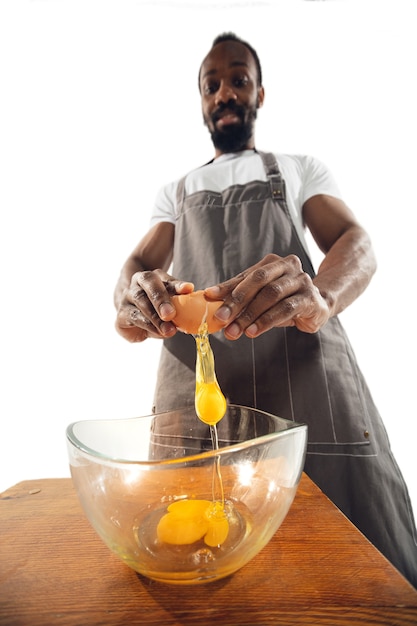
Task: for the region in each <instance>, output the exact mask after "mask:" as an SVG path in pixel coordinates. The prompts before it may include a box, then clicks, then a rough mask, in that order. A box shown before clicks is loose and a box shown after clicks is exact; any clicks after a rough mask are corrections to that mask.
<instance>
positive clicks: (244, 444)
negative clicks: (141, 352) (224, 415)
mask: <svg viewBox="0 0 417 626" xmlns="http://www.w3.org/2000/svg"><path fill="white" fill-rule="evenodd" d="M227 406H228V407H231V408H239V409H246V410H249V411H256V412H258V413H262V414H263V415H267V416H268V417H272V418H273V419H274V420H279V421H280V422H284V423H285V424H286V428H285V429H283V430H280V431H277V432H272V433H267V434H265V435H260V436H259V437H253V438H251V439H247V440H245V441H241V442H239V443H234V444H231V445H227V446H222V447H221V448H218V449H214V448H213V450H206V451H204V452H198V453H197V454H189V455H186V456H182V457H178V458H172V459H155V460H152V459H147V460H146V461H145V460H143V461H141V460H134V459H123V458H119V457H111V456H109V455H108V454H103V453H101V452H99V451H98V450H95V449H93V448H90V447H89V446H87V445H86V444H84V443H83V442H82V441H80V440H79V439H78V437H77V436H76V435H75V434H74V427H75V426H76V425H77V424H80V423H87V422H90V423H91V422H115V421H119V420H120V421H137V420H141V419H147V418H151V417H156V416H157V415H166V414H168V413H172V412H173V411H182V410H189V409H191V408H192V407H191V406H185V407H182V408H179V409H172V410H170V411H161V412H159V413H151V414H148V415H139V416H136V417H126V418H93V419H85V420H76V421H74V422H71V423H70V424H69V425H68V426H67V428H66V437H67V441H68V442H69V443H70V444H71V445H72V446H73V447H75V448H76V449H77V450H79V451H80V452H82V453H83V454H85V455H88V456H89V457H93V458H94V459H97V460H100V461H105V462H107V463H111V464H114V463H116V464H121V465H136V466H143V467H146V466H152V467H158V466H160V467H164V466H170V467H172V465H183V464H186V463H189V462H192V461H196V460H203V459H206V458H211V457H219V456H220V457H221V456H225V455H226V454H230V452H240V451H242V450H245V449H246V448H250V447H251V446H252V445H253V442H254V441H256V442H257V443H259V444H262V443H265V442H266V441H270V440H271V439H272V440H274V439H282V438H284V437H287V436H288V435H289V434H290V433H291V432H293V431H294V430H300V431H304V432H305V433H306V438H305V439H306V440H305V448H306V444H307V432H308V426H307V424H306V423H304V422H295V421H292V420H288V419H286V418H284V417H279V416H278V415H274V414H273V413H269V412H268V411H263V410H262V409H256V408H254V407H248V406H244V405H240V404H232V403H230V404H229V403H228V405H227ZM196 419H198V418H196Z"/></svg>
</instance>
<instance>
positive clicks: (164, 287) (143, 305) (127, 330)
mask: <svg viewBox="0 0 417 626" xmlns="http://www.w3.org/2000/svg"><path fill="white" fill-rule="evenodd" d="M192 290H193V284H192V283H185V282H184V281H180V280H176V279H175V278H173V277H172V276H170V275H169V274H167V273H166V272H164V271H162V270H154V271H144V272H136V273H135V274H134V275H133V276H132V278H131V281H130V285H129V287H128V288H126V289H124V291H123V294H122V298H121V301H120V304H119V307H118V310H117V318H116V324H115V325H116V330H117V332H118V333H119V334H120V335H121V336H122V337H124V339H127V340H128V341H130V342H132V343H133V342H140V341H144V340H145V339H147V338H148V337H155V338H159V339H165V338H168V337H172V336H173V335H175V333H176V332H177V328H176V326H175V325H174V324H173V323H172V321H171V320H172V319H173V318H174V317H175V313H176V311H175V308H174V306H173V304H172V302H171V298H170V296H171V295H174V294H179V293H189V292H190V291H192Z"/></svg>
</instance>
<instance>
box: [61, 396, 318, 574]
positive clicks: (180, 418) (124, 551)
mask: <svg viewBox="0 0 417 626" xmlns="http://www.w3.org/2000/svg"><path fill="white" fill-rule="evenodd" d="M213 435H214V432H213V429H210V427H209V426H206V425H205V424H203V423H202V422H200V421H199V420H198V418H197V416H196V414H195V410H194V408H193V407H190V408H185V409H182V410H177V411H170V412H167V413H160V414H155V415H149V416H144V417H136V418H129V419H107V420H96V419H94V420H85V421H78V422H74V423H73V424H70V425H69V426H68V428H67V443H68V454H69V462H70V469H71V476H72V480H73V484H74V486H75V489H76V492H77V494H78V498H79V500H80V503H81V506H82V508H83V510H84V512H85V515H86V517H87V518H88V520H89V521H90V523H91V524H92V526H93V527H94V529H95V530H96V532H97V533H98V535H99V536H100V537H101V538H102V539H103V541H104V542H105V543H106V544H107V546H108V547H109V548H110V549H111V550H112V551H113V552H114V553H115V554H117V555H118V556H119V557H120V559H122V561H124V563H126V564H127V565H128V566H129V567H131V568H132V569H134V570H135V571H137V572H139V573H140V574H142V575H143V576H146V577H148V578H150V579H153V580H157V581H160V582H165V583H174V584H196V583H203V582H206V581H214V580H217V579H220V578H223V577H225V576H228V575H230V574H233V573H234V572H236V571H237V570H238V569H240V568H241V567H242V566H244V565H246V564H247V563H248V562H249V561H250V560H251V559H252V558H253V557H254V556H255V555H256V554H257V553H258V552H259V551H260V550H262V548H264V546H265V545H266V544H267V543H268V542H269V540H270V539H271V537H272V536H273V535H274V533H275V532H276V531H277V529H278V528H279V526H280V525H281V523H282V521H283V520H284V518H285V516H286V515H287V512H288V510H289V508H290V506H291V504H292V501H293V499H294V496H295V493H296V490H297V487H298V483H299V480H300V477H301V473H302V470H303V467H304V461H305V453H306V443H307V426H306V425H305V424H297V423H294V422H290V421H287V420H284V419H282V418H279V417H276V416H273V415H271V414H269V413H265V412H263V411H258V410H255V409H251V408H247V407H243V406H238V405H229V406H228V408H227V412H226V415H225V416H224V418H223V419H222V420H221V421H220V422H219V423H218V425H217V439H218V441H216V437H215V436H214V439H213ZM171 505H174V506H171ZM168 507H170V509H169V510H168ZM161 520H163V521H161Z"/></svg>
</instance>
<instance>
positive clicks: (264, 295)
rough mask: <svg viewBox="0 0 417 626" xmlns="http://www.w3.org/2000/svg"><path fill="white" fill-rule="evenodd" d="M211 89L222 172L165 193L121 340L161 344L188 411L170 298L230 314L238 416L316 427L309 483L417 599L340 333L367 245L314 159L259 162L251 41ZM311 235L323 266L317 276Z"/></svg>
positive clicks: (413, 573) (158, 401)
mask: <svg viewBox="0 0 417 626" xmlns="http://www.w3.org/2000/svg"><path fill="white" fill-rule="evenodd" d="M199 88H200V92H201V100H202V110H203V117H204V122H205V124H206V125H207V128H208V130H209V132H210V135H211V138H212V141H213V145H214V148H215V158H214V159H213V161H211V162H210V163H208V164H206V165H205V166H203V167H200V168H198V169H196V170H194V171H193V172H190V173H189V174H188V175H187V176H185V177H184V178H183V179H181V180H180V181H178V182H175V183H172V184H171V185H167V186H166V187H164V188H163V189H162V190H161V192H160V193H159V195H158V198H157V201H156V206H155V208H154V212H153V216H152V223H151V228H150V230H149V232H148V233H147V234H146V235H145V236H144V238H143V239H142V240H141V241H140V243H139V244H138V246H137V247H136V249H135V250H134V251H133V252H132V254H131V255H130V257H129V258H128V259H127V261H126V263H125V265H124V267H123V268H122V271H121V275H120V279H119V281H118V284H117V286H116V290H115V304H116V308H117V310H118V313H117V322H116V328H117V330H118V332H119V333H120V334H121V335H122V336H123V337H124V338H126V339H127V340H129V341H132V342H140V341H143V340H144V339H146V338H148V337H159V338H162V339H163V340H164V343H163V348H162V354H161V362H160V368H159V372H158V383H157V389H156V394H155V407H154V410H155V411H157V412H161V411H166V410H171V409H174V408H180V407H182V406H184V405H186V404H191V403H193V400H194V384H195V378H194V375H195V374H194V373H195V342H194V339H193V337H190V336H187V335H185V334H183V333H181V332H177V329H176V327H175V325H174V324H173V322H172V320H173V319H174V316H175V309H174V307H173V304H172V302H171V299H170V296H171V295H173V294H176V293H187V292H189V291H191V290H192V289H193V287H194V288H195V289H205V293H206V295H207V296H208V297H209V298H211V299H220V300H223V304H222V306H221V308H220V309H219V311H218V313H217V317H218V318H219V319H220V320H221V321H222V322H223V323H224V330H223V331H221V332H220V333H217V334H215V335H212V336H211V338H210V342H211V344H212V348H213V351H214V354H215V359H216V372H217V378H218V380H219V384H220V387H221V389H222V391H223V393H224V394H225V396H226V397H227V399H228V401H229V402H232V403H236V404H241V405H246V406H252V407H256V408H258V409H261V410H264V411H269V412H271V413H274V414H276V415H280V416H281V417H284V418H287V419H290V420H295V421H299V422H305V423H307V424H308V428H309V431H308V432H309V444H308V450H307V458H306V464H305V471H306V473H307V474H309V475H310V477H311V478H312V479H313V480H314V481H315V482H316V483H317V484H318V485H319V487H320V488H321V489H322V490H323V491H324V492H325V493H326V494H327V495H328V496H329V497H330V498H331V499H332V500H333V501H334V502H335V504H336V505H337V506H338V507H339V508H340V509H341V510H342V511H343V512H344V513H345V514H346V515H347V516H348V517H349V518H350V519H351V520H352V521H353V523H354V524H356V525H357V526H358V527H359V528H360V530H361V531H362V532H363V533H364V534H365V535H366V536H367V537H368V538H369V539H370V540H371V541H372V542H373V543H374V544H375V545H376V546H377V547H378V548H379V549H380V550H381V552H383V553H384V554H385V555H386V556H387V558H388V559H390V560H391V561H392V562H393V563H394V564H395V565H396V567H397V568H398V569H399V570H400V571H401V572H402V573H403V574H404V575H405V576H406V577H407V578H408V579H409V580H410V581H411V582H412V583H413V584H414V585H416V586H417V541H416V530H415V525H414V519H413V514H412V510H411V504H410V500H409V497H408V493H407V488H406V486H405V485H404V481H403V479H402V476H401V474H400V473H399V471H398V468H397V466H396V463H395V461H394V460H393V458H392V454H391V451H390V445H389V441H388V439H387V436H386V433H385V429H384V426H383V424H382V421H381V419H380V416H379V414H378V411H377V409H376V407H375V406H374V403H373V401H372V398H371V395H370V393H369V390H368V388H367V386H366V383H365V381H364V379H363V376H362V374H361V372H360V370H359V368H358V365H357V363H356V360H355V356H354V353H353V352H352V349H351V347H350V345H349V342H348V340H347V338H346V336H345V333H344V330H343V328H342V327H341V325H340V322H339V320H338V318H337V315H338V313H340V312H341V311H343V310H344V309H345V308H346V307H347V306H348V305H350V304H351V303H352V302H353V301H354V300H355V299H356V298H357V297H358V296H359V295H360V294H361V293H362V292H363V291H364V289H365V288H366V287H367V285H368V284H369V282H370V280H371V278H372V275H373V274H374V272H375V269H376V263H375V258H374V255H373V251H372V246H371V242H370V239H369V236H368V234H367V233H366V232H365V231H364V229H363V228H362V226H361V225H360V224H359V223H358V221H357V219H356V218H355V217H354V215H353V214H352V212H351V211H350V210H349V208H348V207H347V206H346V204H345V203H344V202H343V200H342V199H341V198H340V195H339V191H338V189H337V186H336V184H335V182H334V180H333V178H332V176H331V174H330V173H329V171H328V170H327V168H326V167H325V166H324V165H323V164H322V163H320V162H319V161H318V160H317V159H314V158H311V157H307V156H290V155H282V154H278V155H276V154H271V153H264V152H258V151H257V150H256V148H255V120H256V117H257V112H258V110H259V108H260V107H262V105H263V103H264V95H265V94H264V88H263V85H262V70H261V65H260V62H259V59H258V56H257V54H256V52H255V50H254V49H253V48H252V47H251V46H250V45H249V44H248V43H247V42H244V41H242V40H240V39H239V38H237V37H236V36H235V35H234V34H232V33H227V34H225V35H221V36H220V37H218V38H217V39H215V41H214V42H213V46H212V48H211V50H210V51H209V53H208V54H207V56H206V57H205V59H204V61H203V63H202V65H201V68H200V74H199ZM305 227H306V228H308V229H309V230H310V232H311V234H312V236H313V237H314V240H315V241H316V243H317V245H318V247H319V248H320V249H321V251H322V252H323V253H324V259H323V261H322V263H321V264H320V267H319V268H318V271H317V274H316V273H315V271H314V269H313V267H312V264H311V261H310V258H309V255H308V251H307V246H306V244H305V240H304V228H305ZM171 263H172V275H170V274H168V273H167V272H168V269H169V267H170V266H171Z"/></svg>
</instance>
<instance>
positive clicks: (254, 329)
mask: <svg viewBox="0 0 417 626" xmlns="http://www.w3.org/2000/svg"><path fill="white" fill-rule="evenodd" d="M257 332H258V327H257V325H256V324H251V325H250V326H248V327H247V329H246V334H247V335H248V336H249V337H254V336H255V335H256V333H257Z"/></svg>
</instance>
